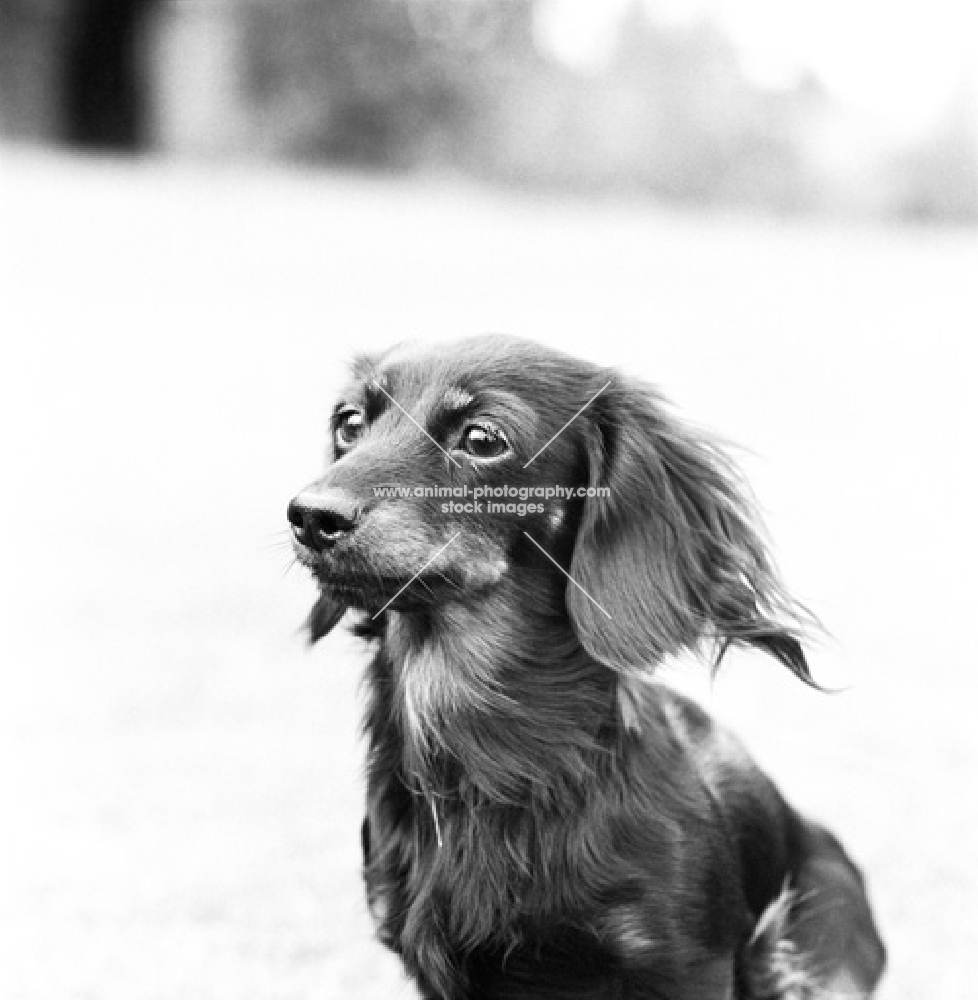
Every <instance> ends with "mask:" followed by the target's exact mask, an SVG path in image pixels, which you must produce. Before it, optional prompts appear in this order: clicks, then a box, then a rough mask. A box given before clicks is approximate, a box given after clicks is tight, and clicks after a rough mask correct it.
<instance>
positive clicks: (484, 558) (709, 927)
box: [288, 336, 884, 1000]
mask: <svg viewBox="0 0 978 1000" xmlns="http://www.w3.org/2000/svg"><path fill="white" fill-rule="evenodd" d="M331 447H332V463H331V464H330V466H329V468H328V470H327V472H326V474H325V476H323V478H322V479H320V480H318V481H317V482H315V483H313V484H312V485H310V486H308V487H307V488H306V489H304V490H303V491H302V492H301V493H300V494H299V495H298V496H297V497H296V498H295V499H294V500H293V501H292V503H291V505H290V506H289V512H288V517H289V521H290V522H291V524H292V526H293V532H294V536H295V550H296V553H297V555H298V558H299V560H300V561H301V562H302V563H303V564H304V565H305V566H307V567H308V568H309V569H310V570H311V571H312V573H313V575H314V576H315V578H316V580H317V582H318V584H319V588H320V592H321V596H320V598H319V601H318V603H317V604H316V606H315V608H314V610H313V612H312V615H311V618H310V621H309V625H310V630H311V636H312V639H313V641H315V640H317V639H319V638H321V637H322V636H324V635H326V634H327V633H328V632H329V631H330V629H332V628H333V626H334V625H336V623H337V622H338V621H339V619H340V617H341V616H342V615H343V614H344V612H345V611H347V610H348V609H352V610H354V611H355V612H356V613H357V615H358V624H357V626H356V628H357V631H358V633H359V634H360V635H361V636H363V637H365V638H367V639H368V640H370V641H371V642H372V643H373V645H374V648H375V655H374V657H373V661H372V663H371V665H370V667H369V674H368V679H367V680H368V684H367V689H368V693H369V704H368V708H367V713H366V722H365V727H366V733H367V736H368V740H369V762H368V767H367V810H366V813H367V815H366V819H365V821H364V823H363V830H362V840H363V855H364V872H365V880H366V889H367V896H368V901H369V904H370V908H371V912H372V914H373V916H374V918H375V921H376V924H377V927H378V930H379V935H380V938H381V940H382V941H383V942H384V943H385V944H387V945H388V946H389V947H390V948H392V949H393V950H394V951H395V952H396V953H397V954H398V955H399V956H400V957H401V959H402V961H403V963H404V965H405V967H406V968H407V970H408V972H409V973H410V975H411V976H412V977H413V978H414V980H415V981H416V982H417V985H418V987H419V989H420V991H421V994H422V995H423V996H424V997H426V998H430V1000H435V998H437V1000H462V998H473V1000H475V998H478V1000H490V998H491V1000H503V998H506V1000H516V998H527V1000H530V998H532V1000H546V998H599V997H600V998H608V1000H612V998H615V1000H625V998H629V1000H639V998H649V1000H651V998H656V1000H734V998H737V1000H762V998H763V1000H769V998H770V1000H774V998H780V1000H810V998H828V997H832V998H842V997H846V998H858V997H868V996H870V995H871V993H872V991H873V989H874V988H875V986H876V984H877V981H878V979H879V977H880V975H881V972H882V968H883V962H884V951H883V945H882V944H881V942H880V939H879V936H878V934H877V931H876V928H875V927H874V924H873V918H872V915H871V913H870V908H869V904H868V901H867V899H866V894H865V889H864V885H863V879H862V876H861V875H860V873H859V871H858V869H857V868H856V867H855V866H854V865H853V863H852V862H851V861H850V860H849V858H848V856H847V855H846V854H845V852H844V851H843V849H842V847H841V846H840V844H839V842H838V841H837V840H836V839H835V837H834V836H833V835H832V834H831V833H829V832H828V831H827V830H825V829H823V828H822V827H821V826H818V825H817V824H815V823H813V822H811V821H809V820H807V819H805V818H803V817H802V816H800V815H799V814H798V813H797V812H796V811H795V810H794V809H792V808H791V806H789V805H788V804H787V803H786V802H785V800H784V799H783V798H782V797H781V795H780V793H779V792H778V790H777V789H776V788H775V787H774V785H773V784H772V783H771V781H770V780H769V779H768V778H767V777H766V776H765V775H764V774H763V773H762V772H761V771H760V770H759V769H758V768H757V767H756V765H755V764H754V763H753V762H752V761H751V759H750V757H749V756H748V755H747V753H746V752H745V750H744V749H743V747H742V746H741V745H740V744H739V743H738V742H737V741H736V740H735V739H734V738H733V737H732V736H731V735H729V734H728V733H727V732H725V731H724V730H723V729H722V728H720V727H718V726H717V725H716V724H714V723H713V722H712V721H711V720H710V718H709V717H708V716H707V715H706V714H705V713H704V712H703V711H702V710H701V709H700V708H698V707H697V706H696V705H695V704H693V703H691V702H690V701H688V700H686V699H685V698H683V697H681V696H680V695H679V694H677V693H675V692H673V691H672V690H669V689H668V688H666V687H664V686H662V685H661V684H660V683H658V682H656V681H654V680H652V679H651V678H652V677H653V675H654V674H655V672H656V667H657V665H658V664H660V663H662V662H663V661H664V660H666V659H667V658H669V657H673V656H675V655H676V654H679V653H681V652H683V651H689V650H694V651H702V650H703V649H704V648H708V649H711V650H712V653H713V657H714V660H715V661H716V662H719V659H720V657H722V655H723V653H724V651H725V650H726V649H727V647H729V646H730V645H731V644H735V645H746V646H753V647H756V648H758V649H760V650H763V651H764V652H765V653H768V654H770V655H771V656H773V657H774V658H775V659H776V660H777V661H778V662H780V663H781V664H783V665H784V666H785V667H787V668H788V669H789V670H790V671H791V672H792V673H794V674H795V675H796V676H797V677H799V678H800V679H801V680H803V681H806V682H809V683H812V679H811V677H810V675H809V670H808V665H807V663H806V661H805V656H804V653H803V651H802V647H801V645H800V642H799V637H800V636H801V634H802V632H803V627H804V615H803V613H802V612H800V611H799V610H798V607H797V605H795V604H794V602H793V601H792V600H791V599H790V598H789V596H788V595H787V594H786V593H785V592H784V590H783V589H782V588H781V586H780V584H779V582H778V579H777V576H776V573H775V571H774V568H773V566H772V562H771V560H770V557H769V555H768V553H767V551H766V549H765V546H764V544H763V543H762V541H761V538H760V535H759V533H758V530H757V528H756V527H755V522H754V512H753V510H752V508H751V504H750V502H749V501H748V499H747V498H746V497H745V493H744V491H743V489H742V488H741V487H740V485H739V484H738V479H737V476H736V474H735V472H734V470H733V469H732V467H731V466H730V464H729V462H728V461H727V459H726V458H725V457H724V455H723V453H722V452H721V450H720V449H718V448H717V447H716V446H715V445H714V444H713V443H711V442H710V441H708V440H706V439H705V438H704V437H703V436H702V435H700V434H698V433H694V432H693V431H691V430H690V429H688V428H687V427H685V426H684V425H682V424H681V423H679V422H678V421H677V420H676V419H675V418H674V417H673V416H671V415H670V414H669V412H668V410H667V409H666V407H665V406H664V404H663V401H662V399H661V398H660V397H659V396H658V395H657V394H656V393H655V392H654V391H653V390H651V389H649V388H647V387H644V386H642V385H639V384H636V383H634V382H631V381H628V380H626V379H625V378H623V377H621V376H620V375H619V374H618V373H617V372H615V371H612V370H607V369H603V368H599V367H597V366H595V365H592V364H589V363H586V362H583V361H579V360H575V359H573V358H571V357H568V356H566V355H564V354H561V353H558V352H555V351H552V350H549V349H546V348H543V347H541V346H538V345H536V344H533V343H530V342H527V341H522V340H515V339H510V338H507V337H501V336H485V337H477V338H473V339H470V340H464V341H461V342H458V343H455V344H453V345H450V346H448V347H445V346H441V347H432V348H428V349H422V348H416V347H415V348H408V347H398V348H394V349H393V350H391V351H389V352H388V353H386V354H384V355H382V356H380V357H377V358H362V359H360V360H359V361H357V362H356V363H355V364H354V368H353V381H352V382H351V384H350V385H349V387H348V388H347V390H346V392H345V393H344V394H343V396H342V397H341V398H340V401H339V403H338V404H337V406H336V408H335V410H334V412H333V418H332V444H331ZM548 487H550V488H551V489H549V496H548V489H547V488H548ZM556 487H562V489H561V490H559V491H558V490H557V489H556Z"/></svg>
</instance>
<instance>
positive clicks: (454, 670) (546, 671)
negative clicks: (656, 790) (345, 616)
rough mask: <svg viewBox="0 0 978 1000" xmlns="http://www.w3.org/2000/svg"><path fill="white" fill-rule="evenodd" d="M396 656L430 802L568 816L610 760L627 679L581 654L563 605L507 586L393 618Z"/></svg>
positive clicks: (398, 686) (409, 766) (418, 770)
mask: <svg viewBox="0 0 978 1000" xmlns="http://www.w3.org/2000/svg"><path fill="white" fill-rule="evenodd" d="M541 582H542V581H541ZM514 607H515V608H517V609H518V613H514ZM384 650H385V654H386V657H387V658H388V660H389V664H390V670H391V675H392V681H393V684H392V686H391V694H392V700H393V704H392V709H393V711H394V713H395V717H396V718H397V720H398V722H399V728H400V732H401V734H402V738H403V755H402V757H403V760H404V765H405V770H406V772H407V774H408V776H409V777H410V778H411V779H412V780H414V781H415V782H416V783H417V784H418V785H419V786H420V789H419V790H421V791H423V792H425V793H427V794H430V795H433V796H436V797H437V796H457V797H461V798H462V799H473V800H478V801H480V802H482V801H493V802H496V803H499V804H507V805H520V804H525V803H527V802H528V801H530V800H535V801H542V802H544V803H550V804H552V805H554V806H566V805H567V804H568V799H571V800H573V799H574V797H575V795H577V794H579V793H580V792H581V790H582V789H583V788H584V787H585V786H586V784H587V782H586V781H585V778H586V777H587V775H588V774H589V773H590V772H593V771H594V770H595V769H597V768H600V767H601V766H602V764H603V762H604V760H605V759H606V758H607V756H608V751H609V749H610V747H609V739H610V737H611V734H612V733H613V732H615V731H616V729H617V727H615V726H613V725H612V723H613V721H614V719H613V713H614V712H615V711H617V710H618V708H617V700H616V682H615V678H614V676H613V674H612V672H611V671H610V670H608V669H607V668H606V667H604V666H602V665H600V664H598V663H597V662H596V661H595V660H594V659H593V658H591V657H590V656H589V655H588V654H587V653H586V652H585V650H584V649H583V648H582V647H581V645H580V643H579V642H578V640H577V637H576V635H575V634H574V631H573V628H572V626H571V624H570V622H569V620H568V618H567V615H566V612H565V611H564V608H563V595H562V594H557V595H551V596H550V597H548V596H547V591H546V590H545V589H539V590H536V591H534V590H533V589H528V588H527V586H526V584H525V583H523V584H522V585H521V586H519V587H518V588H517V587H516V586H515V585H509V586H506V585H504V586H501V587H500V588H498V589H497V590H496V591H493V592H492V593H491V594H489V595H486V596H484V597H483V598H482V599H480V601H479V602H478V603H477V604H464V603H461V602H453V603H450V604H445V605H442V606H439V607H436V608H433V609H430V610H426V611H424V612H412V613H392V614H390V615H389V616H388V620H387V622H386V627H385V636H384Z"/></svg>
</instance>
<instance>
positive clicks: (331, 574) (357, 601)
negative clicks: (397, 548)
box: [295, 544, 461, 614]
mask: <svg viewBox="0 0 978 1000" xmlns="http://www.w3.org/2000/svg"><path fill="white" fill-rule="evenodd" d="M295 550H296V557H297V559H298V560H299V562H300V563H301V564H302V565H303V566H305V567H306V569H308V570H309V572H310V573H311V574H312V576H313V578H314V579H315V581H316V583H317V584H318V585H319V589H320V591H321V592H322V593H323V594H324V595H326V596H328V597H329V598H331V600H332V601H333V602H334V603H335V604H337V605H343V606H345V607H348V608H353V609H355V610H358V611H366V612H369V613H371V614H378V613H379V612H380V611H382V610H391V611H415V610H421V609H423V608H425V607H430V606H432V605H434V604H439V603H443V602H445V601H447V600H450V599H451V598H452V596H457V595H458V594H459V593H460V591H461V586H460V583H459V582H458V581H456V580H453V579H452V577H451V575H450V573H448V572H442V571H435V570H428V569H426V570H424V571H422V572H420V573H418V572H415V573H407V572H405V573H391V572H389V571H386V572H385V571H382V570H380V569H378V568H376V567H374V566H371V565H368V564H366V562H365V561H363V560H362V559H359V558H355V557H353V556H352V555H351V554H350V553H343V554H342V555H341V554H338V553H326V554H324V553H317V552H314V551H312V550H311V549H308V548H306V547H305V546H302V545H298V544H297V545H296V547H295Z"/></svg>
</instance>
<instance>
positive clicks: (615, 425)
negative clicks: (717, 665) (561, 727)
mask: <svg viewBox="0 0 978 1000" xmlns="http://www.w3.org/2000/svg"><path fill="white" fill-rule="evenodd" d="M587 418H588V421H589V426H588V429H587V452H588V464H589V485H590V486H594V487H604V488H607V490H608V491H609V493H608V495H607V496H595V497H593V498H589V499H588V500H586V501H585V507H584V510H583V512H582V515H581V521H580V525H579V528H578V533H577V539H576V543H575V548H574V555H573V559H572V562H571V570H570V571H571V576H572V577H573V579H574V580H575V581H576V582H577V584H579V585H580V589H578V587H576V586H574V585H573V584H569V585H568V588H567V606H568V611H569V613H570V616H571V619H572V621H573V623H574V625H575V628H576V630H577V634H578V637H579V639H580V641H581V643H582V645H583V646H584V647H585V648H586V649H587V651H588V652H589V653H590V654H591V655H592V656H594V657H595V658H596V659H598V660H600V661H601V662H603V663H605V664H607V665H608V666H609V667H612V668H613V669H616V670H620V671H623V672H626V673H628V672H633V671H635V670H638V669H646V670H647V669H648V668H649V667H654V666H655V665H657V664H658V663H660V662H662V661H663V660H664V659H665V658H666V657H669V656H671V655H674V654H676V653H679V652H681V651H683V650H690V649H697V648H699V647H700V646H701V644H702V643H703V642H704V641H706V640H710V639H712V640H715V642H716V649H717V655H716V659H715V662H719V660H720V658H721V657H722V656H723V653H724V651H725V650H726V648H727V647H728V646H729V645H730V644H731V643H745V644H749V645H753V646H756V647H759V648H760V649H762V650H764V651H765V652H767V653H769V654H771V655H772V656H774V657H775V658H776V659H777V660H779V661H780V662H781V663H782V664H784V665H785V666H786V667H787V668H788V669H789V670H791V671H792V672H793V673H794V674H796V675H797V676H798V677H800V678H801V679H802V680H804V681H806V682H807V683H813V681H812V678H811V675H810V673H809V670H808V664H807V662H806V661H805V655H804V653H803V652H802V648H801V644H800V643H799V641H798V634H799V632H800V631H801V629H800V623H801V622H802V621H803V620H804V613H803V612H802V611H801V610H800V609H799V608H798V606H797V605H795V603H794V602H793V601H792V600H791V598H789V597H788V596H787V594H785V592H784V591H783V590H782V588H781V585H780V583H779V581H778V578H777V575H776V572H775V570H774V567H773V564H772V562H771V560H770V558H769V556H768V554H767V550H766V547H765V545H764V542H763V541H762V538H761V535H760V533H759V529H758V528H757V527H756V526H755V525H756V520H755V514H754V510H753V505H752V503H751V502H750V500H749V499H748V497H747V495H746V493H745V491H744V490H743V489H742V488H741V487H740V485H739V482H738V477H737V475H736V473H735V470H734V469H733V467H732V465H731V463H730V461H729V459H727V458H726V456H725V455H724V454H723V452H722V451H721V450H720V449H719V448H718V447H717V446H716V445H714V444H712V443H711V442H709V441H708V440H707V439H706V438H705V437H704V436H701V435H698V434H696V433H694V432H692V431H691V430H689V429H687V428H686V427H684V426H682V425H680V424H679V423H678V422H677V421H676V420H675V418H673V417H671V416H670V415H669V414H668V412H667V411H666V409H665V407H664V405H663V401H662V400H661V399H660V398H659V397H658V396H657V395H656V394H655V393H654V392H653V391H652V390H651V389H647V388H645V387H643V386H638V385H631V384H627V383H618V384H616V385H614V386H612V387H611V388H609V389H608V390H607V392H605V393H604V394H602V395H601V396H600V397H599V398H598V399H597V400H596V401H595V403H594V405H593V407H592V408H591V409H590V410H589V412H588V414H587Z"/></svg>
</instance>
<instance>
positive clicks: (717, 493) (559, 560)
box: [289, 336, 809, 680]
mask: <svg viewBox="0 0 978 1000" xmlns="http://www.w3.org/2000/svg"><path fill="white" fill-rule="evenodd" d="M331 448H332V462H331V464H330V465H329V467H328V469H327V471H326V474H325V475H324V476H323V478H321V479H320V480H318V481H317V482H315V483H313V484H311V485H310V486H308V487H307V488H306V489H304V490H303V491H302V492H301V493H300V494H299V495H298V496H297V497H296V498H295V499H294V500H293V501H292V503H291V504H290V506H289V520H290V522H291V523H292V526H293V531H294V535H295V548H296V553H297V555H298V558H299V560H300V561H301V562H302V563H303V564H304V565H306V566H307V567H308V568H309V569H310V570H311V571H312V573H313V575H314V576H315V577H316V579H317V581H318V583H319V585H320V589H321V592H322V597H321V599H320V601H319V602H318V604H317V606H316V608H315V609H314V612H313V615H312V618H311V619H310V628H311V633H312V638H313V640H316V639H318V638H320V637H321V636H323V635H325V634H326V633H327V632H328V631H329V630H330V629H331V628H332V627H333V626H334V625H335V624H336V622H337V621H338V620H339V618H340V617H341V616H342V614H343V612H344V611H345V610H346V609H347V608H348V607H352V608H357V609H360V610H362V611H365V612H367V613H368V615H370V616H372V617H373V616H379V615H380V614H381V613H382V612H388V611H389V612H395V613H403V614H424V613H425V611H426V610H430V609H432V608H434V607H436V606H440V605H445V604H450V603H452V602H460V603H467V604H473V603H477V602H479V601H481V600H484V599H485V598H486V596H487V595H489V594H491V593H492V592H493V591H498V590H499V589H501V588H506V587H507V586H509V585H511V584H512V583H513V582H514V581H516V582H518V581H519V580H520V579H532V580H533V582H534V586H535V587H542V588H543V589H544V590H546V591H548V593H549V595H550V596H551V597H552V598H553V599H554V600H555V601H556V602H557V603H558V604H560V605H561V608H562V611H563V613H566V615H567V617H568V620H569V623H570V624H571V626H572V627H573V629H574V631H575V632H576V635H577V638H578V640H579V642H580V643H581V645H583V646H584V647H585V649H586V650H587V651H588V652H589V653H590V654H591V656H593V657H594V658H595V659H597V660H599V661H601V662H602V663H605V664H606V665H608V666H609V667H611V668H613V669H615V670H619V671H622V672H629V671H632V670H637V669H643V668H647V667H649V666H654V665H655V664H656V663H658V662H660V661H662V660H663V659H664V658H665V657H667V656H670V655H673V654H676V653H678V652H680V651H681V650H684V649H691V648H695V647H697V646H699V645H700V643H701V642H702V641H703V640H704V639H711V638H712V639H715V640H716V641H717V642H718V644H719V646H718V648H719V650H720V651H721V652H722V650H723V649H724V648H725V647H726V645H728V644H729V643H731V642H743V643H750V644H753V645H756V646H759V647H761V648H762V649H764V650H765V651H767V652H769V653H771V654H772V655H774V656H775V657H776V658H777V659H778V660H780V661H781V662H782V663H784V664H785V665H786V666H788V667H789V668H790V669H791V670H792V671H793V672H795V673H796V674H798V675H799V676H800V677H802V678H803V679H806V680H809V675H808V668H807V666H806V664H805V659H804V655H803V653H802V651H801V647H800V645H799V643H798V641H797V638H796V634H795V632H796V630H795V628H794V625H795V623H797V621H798V615H797V613H796V611H795V609H794V605H793V604H792V602H791V601H790V600H789V599H788V598H787V597H786V596H785V595H784V593H783V591H782V590H781V588H780V586H779V584H778V582H777V578H776V576H775V573H774V571H773V568H772V565H771V563H770V560H769V558H768V556H767V553H766V550H765V547H764V545H763V544H762V542H761V539H760V535H759V534H758V531H757V529H756V527H755V525H754V519H753V514H752V508H751V505H750V503H749V501H748V500H747V498H746V496H745V493H744V491H743V490H742V489H741V488H740V486H739V485H738V480H737V477H736V475H735V474H734V470H733V469H732V468H731V466H730V464H729V462H728V461H727V459H726V458H725V457H724V455H723V454H722V452H721V451H720V450H719V449H718V448H717V447H715V446H714V445H713V444H711V443H710V442H709V441H708V440H706V439H705V438H704V437H703V436H702V435H698V434H694V433H693V432H691V431H690V430H689V429H687V428H686V427H684V426H682V425H681V424H679V423H678V422H677V421H676V420H675V419H674V418H673V417H671V416H670V415H669V414H668V412H667V410H666V408H665V406H664V404H663V402H662V400H661V399H660V398H659V397H658V396H657V395H656V394H655V393H654V392H653V391H652V390H650V389H648V388H646V387H643V386H641V385H638V384H636V383H634V382H630V381H628V380H625V379H623V378H622V377H620V376H619V375H618V374H617V373H616V372H614V371H611V370H608V369H604V368H600V367H598V366H596V365H592V364H590V363H587V362H583V361H579V360H576V359H574V358H571V357H569V356H567V355H564V354H561V353H559V352H556V351H551V350H549V349H546V348H543V347H541V346H539V345H537V344H533V343H530V342H527V341H522V340H516V339H512V338H508V337H502V336H485V337H478V338H473V339H470V340H464V341H461V342H458V343H455V344H453V345H449V346H435V347H428V348H418V347H397V348H394V349H393V350H391V351H389V352H388V353H386V354H384V355H382V356H380V357H377V358H361V359H360V360H358V361H357V362H356V363H355V364H354V366H353V380H352V382H351V383H350V385H349V386H348V388H347V389H346V391H345V392H344V393H343V395H342V396H341V398H340V400H339V401H338V403H337V404H336V407H335V409H334V411H333V418H332V443H331ZM510 592H511V593H519V592H520V591H519V588H516V589H515V590H513V589H512V588H510ZM515 612H516V613H518V612H519V609H518V608H517V609H515Z"/></svg>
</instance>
